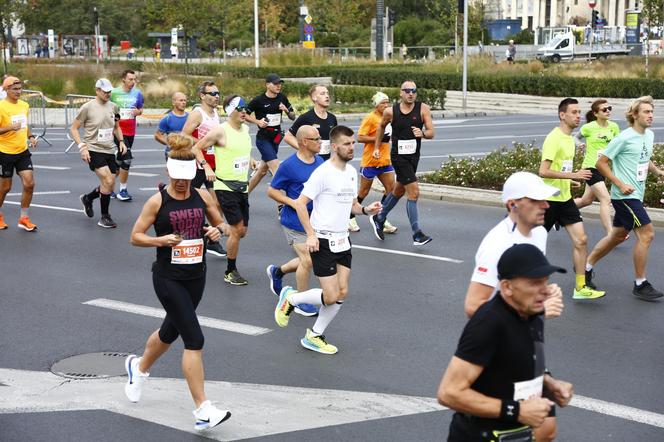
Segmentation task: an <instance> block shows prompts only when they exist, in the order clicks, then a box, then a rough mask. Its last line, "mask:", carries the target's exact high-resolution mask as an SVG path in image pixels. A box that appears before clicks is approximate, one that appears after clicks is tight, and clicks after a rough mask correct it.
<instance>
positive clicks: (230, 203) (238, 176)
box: [194, 95, 254, 285]
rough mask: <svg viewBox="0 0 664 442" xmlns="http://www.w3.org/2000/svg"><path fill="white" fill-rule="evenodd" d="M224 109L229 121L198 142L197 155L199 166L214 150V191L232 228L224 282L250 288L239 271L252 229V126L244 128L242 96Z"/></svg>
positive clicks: (228, 100)
mask: <svg viewBox="0 0 664 442" xmlns="http://www.w3.org/2000/svg"><path fill="white" fill-rule="evenodd" d="M223 107H224V111H225V112H226V115H228V120H227V121H226V122H225V123H223V124H221V125H219V126H217V127H214V128H212V129H211V130H210V131H209V132H208V133H207V134H206V135H205V136H204V137H203V139H201V140H199V141H198V142H197V143H196V145H195V146H194V152H195V153H196V158H197V159H198V160H199V162H200V161H202V160H203V151H205V150H207V149H208V148H209V147H210V146H214V156H215V161H216V169H215V175H214V178H215V181H214V191H215V193H216V194H217V200H218V201H219V202H220V203H221V208H222V210H223V212H224V216H225V218H226V222H227V223H228V224H229V225H230V234H229V236H228V240H227V241H226V248H227V249H228V250H227V252H226V253H227V261H228V267H227V268H226V273H224V281H226V282H227V283H229V284H231V285H247V284H248V282H247V280H246V279H244V278H243V277H242V276H241V275H240V272H238V270H237V255H238V251H239V248H240V240H241V239H242V238H244V236H245V235H246V234H247V227H248V226H249V191H248V185H249V169H250V168H253V167H254V164H253V163H254V160H253V159H252V158H251V148H252V144H251V136H250V135H249V126H247V125H246V124H244V121H245V118H246V116H247V113H246V112H247V104H246V103H245V101H244V99H243V98H242V97H240V96H239V95H230V96H228V97H226V99H225V100H224V103H223Z"/></svg>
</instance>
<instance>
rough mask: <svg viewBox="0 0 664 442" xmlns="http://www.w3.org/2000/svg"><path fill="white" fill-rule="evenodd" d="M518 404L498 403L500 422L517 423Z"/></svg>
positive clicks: (509, 402)
mask: <svg viewBox="0 0 664 442" xmlns="http://www.w3.org/2000/svg"><path fill="white" fill-rule="evenodd" d="M519 408H520V407H519V403H518V402H517V401H505V400H504V401H502V402H501V403H500V420H503V421H506V422H518V420H519Z"/></svg>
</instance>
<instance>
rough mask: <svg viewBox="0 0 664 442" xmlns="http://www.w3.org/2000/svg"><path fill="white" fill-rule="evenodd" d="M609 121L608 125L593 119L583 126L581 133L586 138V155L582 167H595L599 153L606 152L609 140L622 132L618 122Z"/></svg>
mask: <svg viewBox="0 0 664 442" xmlns="http://www.w3.org/2000/svg"><path fill="white" fill-rule="evenodd" d="M607 123H608V125H607V126H606V127H602V126H600V125H599V124H597V121H591V122H590V123H588V124H584V125H583V126H581V131H580V132H581V135H582V136H583V138H585V139H586V155H585V156H584V157H583V164H581V167H582V168H584V169H588V168H589V167H592V168H594V167H595V165H596V164H597V160H598V159H599V155H600V154H601V153H602V152H604V149H606V146H607V145H608V144H609V141H611V140H613V139H614V138H615V137H616V136H617V135H618V134H619V133H620V127H618V125H617V124H616V123H614V122H613V121H607Z"/></svg>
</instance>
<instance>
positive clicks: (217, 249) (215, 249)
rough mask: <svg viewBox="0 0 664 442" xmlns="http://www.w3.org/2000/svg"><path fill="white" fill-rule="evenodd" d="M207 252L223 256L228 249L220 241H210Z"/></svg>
mask: <svg viewBox="0 0 664 442" xmlns="http://www.w3.org/2000/svg"><path fill="white" fill-rule="evenodd" d="M207 252H208V253H211V254H213V255H216V256H221V257H222V258H223V257H224V256H226V250H224V248H223V247H222V246H221V242H219V241H208V244H207Z"/></svg>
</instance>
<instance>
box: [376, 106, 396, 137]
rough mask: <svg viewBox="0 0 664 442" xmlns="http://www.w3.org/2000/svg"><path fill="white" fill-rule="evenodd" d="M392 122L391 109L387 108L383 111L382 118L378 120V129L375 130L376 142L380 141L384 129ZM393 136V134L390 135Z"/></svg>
mask: <svg viewBox="0 0 664 442" xmlns="http://www.w3.org/2000/svg"><path fill="white" fill-rule="evenodd" d="M391 122H392V108H391V107H388V108H387V109H385V110H384V111H383V118H382V119H381V120H380V124H379V125H378V128H376V140H382V139H383V135H385V128H386V127H387V125H388V124H390V123H391ZM392 135H394V134H392Z"/></svg>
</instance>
